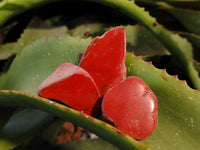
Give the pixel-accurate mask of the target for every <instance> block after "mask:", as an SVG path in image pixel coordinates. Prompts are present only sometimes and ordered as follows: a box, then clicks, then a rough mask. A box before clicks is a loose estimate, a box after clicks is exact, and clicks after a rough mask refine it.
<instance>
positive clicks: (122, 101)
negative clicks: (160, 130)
mask: <svg viewBox="0 0 200 150" xmlns="http://www.w3.org/2000/svg"><path fill="white" fill-rule="evenodd" d="M102 112H103V115H104V116H105V117H106V118H107V119H108V120H110V121H111V122H113V123H114V124H115V126H116V127H117V128H118V129H120V130H121V131H123V132H125V133H126V134H128V135H130V136H132V137H133V138H135V139H140V140H141V139H144V138H146V137H148V136H150V135H151V134H152V133H153V131H154V130H155V128H156V125H157V115H158V110H157V99H156V96H155V94H154V93H153V92H152V91H151V89H150V88H149V87H148V85H147V84H146V83H145V82H144V81H143V80H141V79H139V78H137V77H128V78H126V79H125V80H124V81H121V82H120V83H118V84H117V85H115V86H114V87H112V88H110V89H109V90H108V91H107V92H106V94H105V96H104V98H103V102H102Z"/></svg>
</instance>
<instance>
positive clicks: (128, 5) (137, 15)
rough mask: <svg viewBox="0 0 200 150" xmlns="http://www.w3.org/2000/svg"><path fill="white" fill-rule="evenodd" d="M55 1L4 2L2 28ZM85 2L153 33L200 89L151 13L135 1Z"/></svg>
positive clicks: (0, 6) (199, 80) (1, 5)
mask: <svg viewBox="0 0 200 150" xmlns="http://www.w3.org/2000/svg"><path fill="white" fill-rule="evenodd" d="M54 1H55V0H51V1H47V0H38V1H33V0H29V1H25V0H14V1H6V0H4V1H3V2H1V3H0V16H3V17H0V26H1V25H3V24H4V23H5V22H6V21H8V20H9V19H10V18H12V17H13V16H16V15H17V14H20V13H23V12H25V11H27V10H29V9H31V8H34V7H36V6H39V5H40V6H42V5H44V4H47V3H50V2H54ZM85 1H91V2H94V3H99V4H102V5H105V6H108V7H110V8H114V9H117V10H119V11H120V12H122V13H124V14H126V15H127V16H129V17H130V18H131V19H133V20H135V21H137V22H138V23H141V24H142V25H143V26H144V27H146V28H147V29H148V30H149V31H150V32H152V33H153V34H154V35H155V36H156V37H157V39H159V40H160V41H161V42H162V43H163V45H164V46H165V47H166V48H167V49H168V50H169V51H170V53H171V54H172V55H174V56H175V57H176V59H177V61H178V62H179V63H180V64H181V65H182V66H183V71H184V72H185V73H186V74H187V76H188V78H189V79H190V81H191V83H192V85H193V86H194V88H196V89H200V78H199V75H198V72H197V71H196V70H195V68H194V66H193V64H192V63H191V62H189V61H188V57H187V56H186V55H185V54H184V53H183V52H182V48H181V47H180V45H178V44H177V43H176V40H174V39H173V34H172V33H171V32H169V31H168V30H166V29H165V28H164V27H163V26H162V25H160V24H159V23H158V22H157V21H156V19H155V18H153V17H151V16H150V14H149V12H146V11H145V10H144V8H141V7H139V6H137V5H136V4H135V3H134V1H128V0H118V1H115V0H101V1H99V0H85ZM8 8H10V9H8ZM16 10H17V11H16Z"/></svg>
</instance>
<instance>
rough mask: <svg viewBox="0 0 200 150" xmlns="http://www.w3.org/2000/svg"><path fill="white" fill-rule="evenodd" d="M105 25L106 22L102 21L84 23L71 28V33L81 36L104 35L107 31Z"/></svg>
mask: <svg viewBox="0 0 200 150" xmlns="http://www.w3.org/2000/svg"><path fill="white" fill-rule="evenodd" d="M105 27H106V26H105V24H102V23H92V24H83V25H79V26H77V27H75V28H73V29H71V30H69V34H70V35H71V36H73V37H74V36H75V37H76V36H80V37H81V38H87V37H89V36H92V37H95V36H98V35H102V34H103V33H104V32H105Z"/></svg>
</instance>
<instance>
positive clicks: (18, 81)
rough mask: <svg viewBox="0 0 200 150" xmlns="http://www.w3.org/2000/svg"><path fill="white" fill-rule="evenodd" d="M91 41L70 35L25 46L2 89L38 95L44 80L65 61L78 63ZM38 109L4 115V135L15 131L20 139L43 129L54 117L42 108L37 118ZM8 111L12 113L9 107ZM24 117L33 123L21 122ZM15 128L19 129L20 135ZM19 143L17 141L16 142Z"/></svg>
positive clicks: (5, 136) (41, 40)
mask: <svg viewBox="0 0 200 150" xmlns="http://www.w3.org/2000/svg"><path fill="white" fill-rule="evenodd" d="M89 42H90V39H85V40H81V39H80V38H71V37H69V36H64V37H61V36H58V37H49V38H43V39H40V40H38V41H36V42H35V43H33V44H32V45H29V46H27V47H25V48H24V49H23V50H22V52H21V53H20V54H19V55H18V56H17V57H16V59H15V60H14V62H13V63H12V65H11V67H10V69H9V71H8V73H7V76H6V79H5V81H4V85H3V86H2V88H3V89H13V90H19V91H23V92H27V93H30V94H34V95H37V88H38V86H39V85H40V84H41V82H42V81H43V80H44V79H45V78H46V77H47V76H48V75H50V74H51V73H52V72H53V71H54V70H55V69H56V68H57V67H58V66H59V65H60V64H61V63H63V62H71V63H77V62H78V60H79V54H80V53H82V52H83V51H84V50H85V48H86V47H87V45H88V44H89ZM24 72H25V73H24ZM36 112H37V111H36ZM36 112H35V110H26V111H25V110H21V111H17V112H16V113H14V115H13V116H12V117H11V118H10V119H8V118H4V121H2V122H3V123H5V122H6V121H8V122H7V123H6V124H5V126H4V127H3V128H2V130H4V134H3V137H2V138H3V139H5V138H8V137H7V135H8V134H6V132H13V134H12V136H13V137H16V139H17V137H18V136H20V137H21V136H23V137H25V136H27V137H29V136H30V134H29V133H31V131H32V130H36V129H39V128H40V127H41V126H42V125H43V124H44V123H45V122H44V121H43V120H46V119H45V118H49V117H50V116H49V114H47V113H44V112H41V111H39V112H38V115H37V118H34V116H35V113H36ZM4 113H6V112H4ZM7 114H12V113H10V110H9V111H8V112H7ZM21 118H24V119H25V120H27V121H29V122H32V125H31V126H29V125H27V123H26V122H24V121H21ZM32 118H34V120H33V119H32ZM1 126H2V125H1ZM16 126H18V127H19V126H27V128H25V130H24V129H23V128H15V127H16ZM8 127H9V128H8ZM15 130H18V132H17V133H16V134H15ZM31 135H32V134H31ZM9 139H10V141H11V142H12V141H13V139H12V138H9ZM18 143H20V142H17V144H18ZM17 144H15V142H14V144H13V145H14V146H15V145H17Z"/></svg>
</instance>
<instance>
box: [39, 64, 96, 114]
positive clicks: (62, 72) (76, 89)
mask: <svg viewBox="0 0 200 150" xmlns="http://www.w3.org/2000/svg"><path fill="white" fill-rule="evenodd" d="M38 93H39V95H40V96H42V97H45V98H51V99H56V100H58V101H61V102H62V103H65V104H67V105H69V106H71V107H73V108H75V109H77V110H79V111H84V113H86V114H89V115H91V113H92V108H93V107H94V105H95V103H96V102H97V100H98V99H99V98H100V94H99V92H98V89H97V86H96V84H95V82H94V80H93V79H92V77H91V76H90V74H89V73H88V72H87V71H85V70H84V69H83V68H81V67H79V66H76V65H74V64H71V63H63V64H61V65H60V66H59V67H58V68H57V69H56V70H55V71H54V72H53V73H52V74H51V75H50V76H49V77H48V78H47V79H46V80H44V81H43V83H42V84H41V85H40V87H39V90H38Z"/></svg>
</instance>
